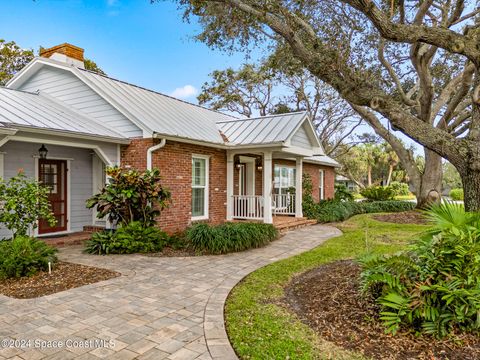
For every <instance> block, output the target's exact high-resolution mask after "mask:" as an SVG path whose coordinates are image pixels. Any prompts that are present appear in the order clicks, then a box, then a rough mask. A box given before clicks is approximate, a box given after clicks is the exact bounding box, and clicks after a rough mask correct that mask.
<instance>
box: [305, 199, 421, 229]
mask: <svg viewBox="0 0 480 360" xmlns="http://www.w3.org/2000/svg"><path fill="white" fill-rule="evenodd" d="M414 207H415V204H414V203H412V202H409V201H398V200H389V201H360V202H355V201H337V200H323V201H320V203H318V204H315V207H313V208H312V209H313V210H312V213H311V214H309V215H310V216H308V218H309V219H315V220H317V221H318V222H320V223H328V222H337V221H344V220H346V219H348V218H349V217H351V216H353V215H358V214H366V213H377V212H400V211H408V210H412V209H413V208H414Z"/></svg>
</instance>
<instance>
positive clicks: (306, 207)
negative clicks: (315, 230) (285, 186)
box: [302, 173, 317, 218]
mask: <svg viewBox="0 0 480 360" xmlns="http://www.w3.org/2000/svg"><path fill="white" fill-rule="evenodd" d="M316 207H317V204H316V203H315V199H314V198H313V183H312V177H311V176H310V174H307V173H304V174H303V175H302V210H303V215H304V216H306V217H308V218H313V217H315V213H316Z"/></svg>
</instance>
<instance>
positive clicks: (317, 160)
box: [303, 155, 341, 167]
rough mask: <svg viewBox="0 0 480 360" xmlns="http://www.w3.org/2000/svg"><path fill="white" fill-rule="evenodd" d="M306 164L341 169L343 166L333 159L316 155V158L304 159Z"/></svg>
mask: <svg viewBox="0 0 480 360" xmlns="http://www.w3.org/2000/svg"><path fill="white" fill-rule="evenodd" d="M303 160H304V161H306V162H310V163H316V164H320V165H326V166H333V167H340V166H341V165H340V164H339V163H338V162H337V161H335V160H334V159H332V158H331V157H329V156H327V155H314V156H309V157H306V158H305V159H303Z"/></svg>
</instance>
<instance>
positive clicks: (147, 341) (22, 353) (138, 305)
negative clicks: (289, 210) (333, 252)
mask: <svg viewBox="0 0 480 360" xmlns="http://www.w3.org/2000/svg"><path fill="white" fill-rule="evenodd" d="M337 235H340V231H339V230H337V229H335V228H333V227H329V226H323V225H315V226H309V227H306V228H302V229H298V230H294V231H291V232H289V233H287V234H286V235H284V236H283V237H282V238H281V239H280V240H277V241H274V242H273V243H271V244H270V245H268V246H266V247H264V248H260V249H254V250H249V251H246V252H242V253H235V254H229V255H221V256H199V257H188V258H165V257H163V258H162V257H148V256H143V255H115V256H92V255H85V254H82V253H81V249H80V248H78V247H72V248H67V249H63V250H61V252H60V259H62V260H66V261H70V262H76V263H81V264H85V265H94V266H97V267H103V268H108V269H112V270H116V271H118V272H120V273H121V274H122V276H120V277H118V278H115V279H111V280H107V281H103V282H99V283H96V284H92V285H87V286H82V287H79V288H76V289H72V290H68V291H64V292H61V293H57V294H53V295H49V296H45V297H42V298H37V299H29V300H17V299H11V298H8V297H6V296H3V295H0V344H1V345H0V347H1V346H2V345H3V346H5V342H4V341H1V340H3V339H16V340H17V341H16V343H14V344H12V343H10V344H8V345H9V346H7V347H3V348H0V359H19V358H22V359H44V358H45V359H62V360H65V359H73V358H76V359H98V358H111V359H119V360H121V359H156V360H158V359H171V360H173V359H182V360H184V359H185V360H188V359H212V358H213V359H222V360H228V359H236V356H235V353H234V352H233V349H232V348H231V346H230V344H229V342H228V339H227V335H226V332H225V327H224V318H223V307H224V303H225V299H226V297H227V296H228V293H229V292H230V290H231V289H232V288H233V287H234V286H235V284H237V283H238V282H239V281H240V280H241V279H242V278H243V277H244V276H245V275H247V274H249V273H250V272H252V271H254V270H255V269H258V268H260V267H262V266H264V265H267V264H269V263H272V262H275V261H277V260H280V259H284V258H287V257H290V256H292V255H295V254H299V253H302V252H305V251H307V250H309V249H312V248H314V247H316V246H318V245H320V244H321V243H322V242H324V241H325V240H326V239H329V238H331V237H333V236H337ZM10 345H14V346H12V347H10Z"/></svg>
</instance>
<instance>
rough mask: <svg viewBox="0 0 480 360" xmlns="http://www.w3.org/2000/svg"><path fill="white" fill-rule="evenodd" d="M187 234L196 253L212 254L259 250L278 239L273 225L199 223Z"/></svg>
mask: <svg viewBox="0 0 480 360" xmlns="http://www.w3.org/2000/svg"><path fill="white" fill-rule="evenodd" d="M186 234H187V239H188V240H189V241H190V242H191V244H192V246H193V248H194V249H195V250H196V251H205V252H207V253H210V254H225V253H228V252H236V251H243V250H247V249H251V248H257V247H260V246H264V245H266V244H268V243H269V242H271V241H273V240H275V239H276V238H277V237H278V231H277V229H276V228H275V227H274V226H273V225H271V224H257V223H226V224H222V225H217V226H211V225H209V224H206V223H199V224H195V225H193V226H192V227H191V228H190V229H188V230H187V233H186Z"/></svg>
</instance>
